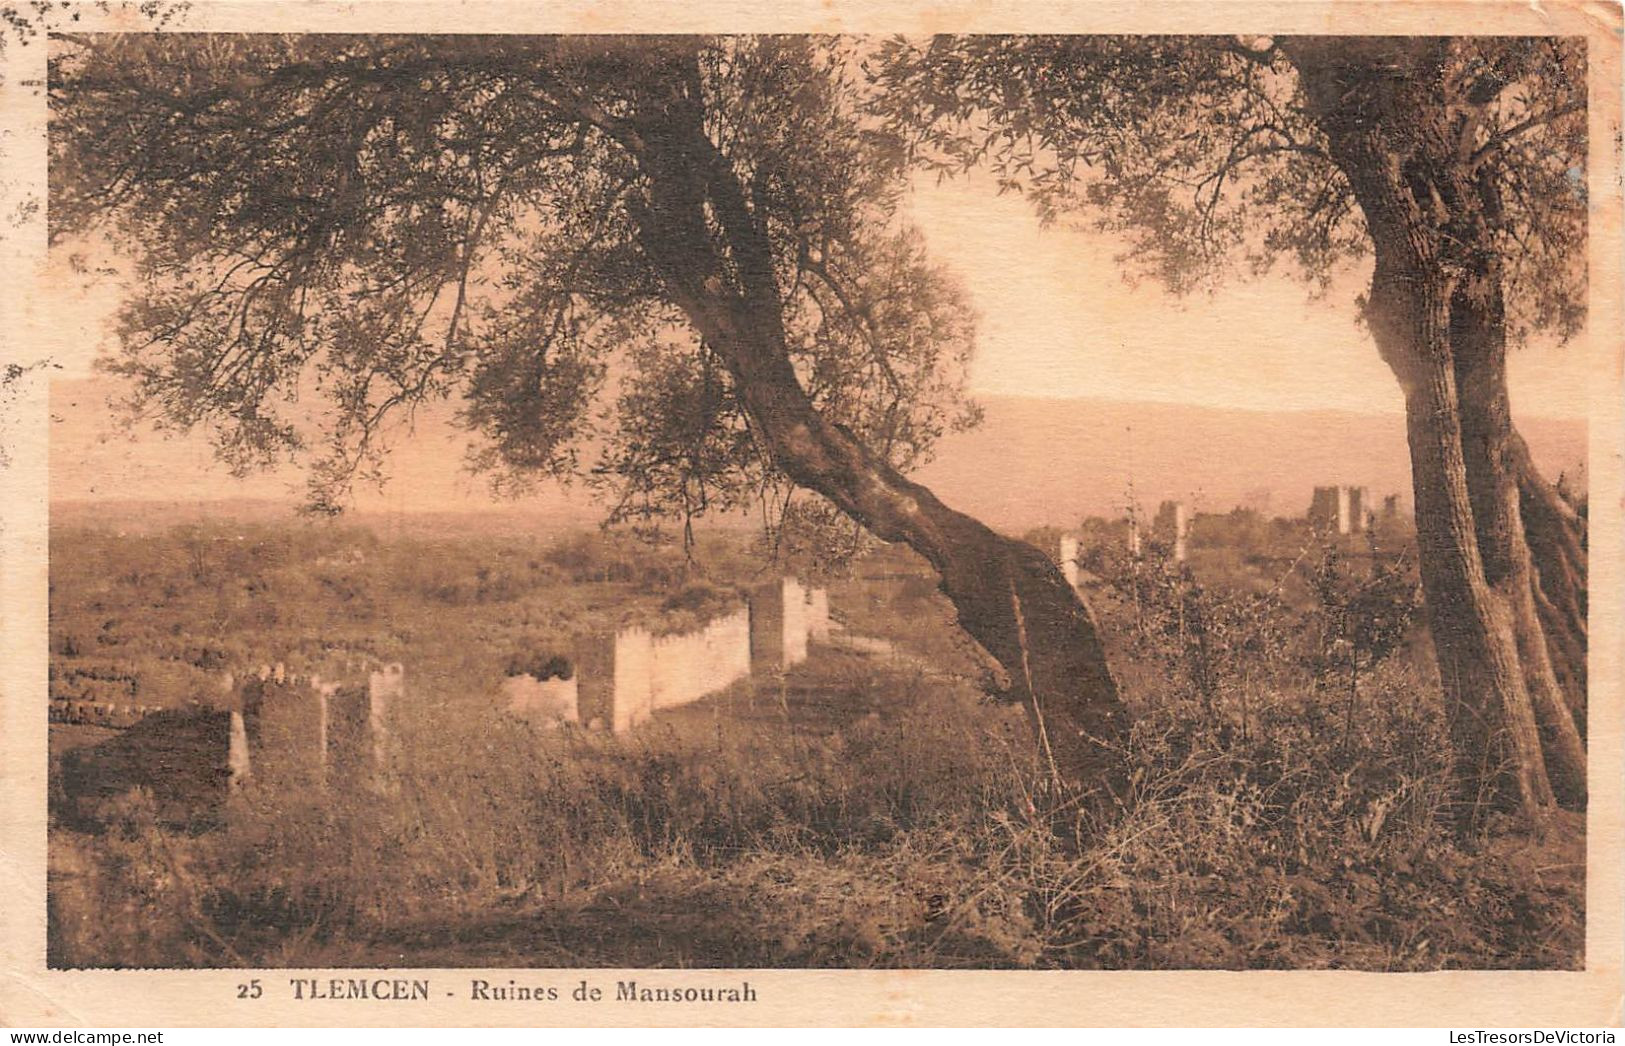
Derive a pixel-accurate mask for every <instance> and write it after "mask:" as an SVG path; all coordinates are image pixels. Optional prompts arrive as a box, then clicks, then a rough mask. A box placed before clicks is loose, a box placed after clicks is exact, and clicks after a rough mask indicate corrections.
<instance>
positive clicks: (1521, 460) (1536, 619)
mask: <svg viewBox="0 0 1625 1046" xmlns="http://www.w3.org/2000/svg"><path fill="white" fill-rule="evenodd" d="M1486 275H1488V276H1490V277H1491V278H1490V279H1489V280H1487V281H1486V283H1485V284H1484V285H1482V289H1481V293H1480V295H1479V296H1478V297H1480V298H1481V299H1482V300H1481V301H1475V300H1474V297H1473V296H1471V295H1468V294H1467V293H1465V292H1458V293H1457V294H1456V295H1455V299H1454V301H1453V302H1452V305H1451V323H1450V347H1451V351H1452V354H1453V362H1454V367H1455V372H1456V385H1457V389H1458V392H1459V396H1460V418H1461V435H1462V447H1463V451H1464V457H1465V461H1466V465H1467V485H1468V490H1469V492H1470V494H1471V497H1472V504H1473V522H1474V525H1475V527H1476V530H1477V533H1478V548H1479V555H1480V557H1481V558H1482V559H1483V562H1484V575H1485V580H1486V582H1487V583H1488V584H1489V585H1490V587H1491V588H1492V589H1494V590H1495V592H1496V593H1497V594H1498V595H1500V597H1501V598H1502V599H1503V600H1504V601H1505V602H1506V605H1507V608H1508V610H1509V612H1510V614H1511V618H1512V630H1513V635H1514V637H1515V639H1516V641H1517V645H1518V658H1519V661H1520V663H1521V665H1522V668H1523V674H1524V684H1525V686H1526V687H1527V688H1528V690H1529V697H1530V701H1531V702H1532V704H1533V706H1534V712H1535V719H1536V722H1537V723H1538V724H1539V727H1540V735H1541V746H1542V751H1543V753H1544V755H1545V758H1546V769H1547V772H1548V774H1549V775H1550V777H1551V782H1552V789H1553V792H1554V793H1555V794H1556V796H1557V799H1558V801H1559V802H1561V803H1562V804H1563V805H1564V806H1569V807H1576V808H1578V807H1583V806H1584V805H1585V796H1586V779H1585V775H1586V758H1585V743H1584V741H1583V740H1582V739H1581V737H1580V731H1579V729H1578V727H1577V725H1576V723H1575V716H1574V713H1573V707H1572V705H1571V702H1570V700H1569V699H1568V698H1567V697H1566V695H1565V693H1564V689H1563V686H1562V684H1561V683H1560V682H1559V679H1558V676H1557V673H1556V670H1555V668H1554V666H1553V661H1552V657H1551V653H1550V646H1551V644H1550V642H1549V638H1550V636H1552V635H1561V633H1557V632H1551V633H1549V632H1548V631H1547V629H1546V627H1545V623H1544V622H1543V621H1542V618H1541V615H1540V611H1539V606H1538V599H1539V596H1540V591H1541V585H1540V579H1539V577H1538V576H1537V574H1536V572H1535V565H1534V557H1533V555H1532V554H1531V552H1530V547H1529V542H1528V540H1527V539H1526V537H1525V524H1524V521H1523V511H1522V491H1521V484H1520V479H1521V478H1522V477H1523V476H1524V472H1525V469H1526V468H1528V469H1532V466H1531V465H1530V464H1529V463H1528V461H1527V450H1526V448H1524V446H1523V443H1522V440H1520V439H1518V438H1517V435H1516V433H1515V432H1514V431H1513V428H1512V408H1511V403H1510V401H1509V399H1508V396H1507V385H1506V327H1505V316H1504V310H1503V306H1502V303H1501V294H1500V290H1499V287H1498V286H1497V284H1496V282H1495V281H1494V280H1493V274H1486ZM1556 624H1557V623H1556V622H1554V625H1556ZM1559 650H1562V648H1561V647H1559Z"/></svg>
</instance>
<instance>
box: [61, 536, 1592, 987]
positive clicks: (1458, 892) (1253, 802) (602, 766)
mask: <svg viewBox="0 0 1625 1046" xmlns="http://www.w3.org/2000/svg"><path fill="white" fill-rule="evenodd" d="M570 551H571V554H572V555H574V552H575V550H574V549H573V548H572V549H571V550H570ZM543 561H545V560H539V562H543ZM892 566H893V567H896V569H895V570H893V569H891V567H888V568H887V570H886V571H883V572H882V573H886V574H888V575H896V576H889V577H886V578H880V577H871V578H868V579H861V578H860V579H859V580H856V581H853V582H849V583H848V584H847V585H846V586H845V587H844V588H840V589H838V590H837V594H838V597H839V598H837V600H836V605H837V607H841V608H843V612H844V613H845V615H846V616H847V617H848V619H849V623H850V624H852V625H853V626H854V627H855V628H858V629H859V630H862V631H872V632H873V634H885V635H891V636H893V637H894V638H897V639H899V640H901V641H902V647H903V650H904V655H903V656H902V657H899V658H897V659H892V660H868V659H865V658H862V657H858V656H856V655H850V654H842V653H837V652H834V651H821V652H818V653H816V654H815V656H814V658H813V659H812V660H811V661H809V662H808V663H806V664H805V665H803V666H801V667H799V668H798V669H796V670H794V671H793V672H791V673H790V674H789V675H788V676H787V677H786V678H784V679H782V680H781V679H772V678H762V679H756V680H753V681H750V682H747V683H744V684H741V685H739V686H736V687H735V688H733V689H732V690H731V691H729V692H728V693H726V694H724V695H721V696H720V697H717V698H713V699H708V700H706V701H704V702H700V703H698V704H695V705H691V706H688V707H686V708H683V709H678V710H674V711H672V712H669V713H662V715H660V716H658V717H657V718H656V720H655V721H654V722H653V723H652V724H649V725H648V726H646V727H644V728H642V729H640V730H639V731H636V732H634V733H632V734H630V735H626V736H623V737H619V738H617V737H610V736H605V735H602V734H596V733H588V732H584V731H577V730H573V729H563V730H554V731H545V730H536V729H533V728H532V727H530V726H528V725H526V724H524V723H522V722H519V721H517V720H514V719H510V718H508V717H507V716H505V715H504V714H503V713H502V712H501V711H500V710H499V708H498V707H497V705H496V703H495V702H493V701H491V700H488V699H486V698H485V697H484V695H483V686H482V685H473V686H471V684H470V682H469V681H470V680H471V679H473V680H478V679H482V678H483V676H482V675H481V673H482V672H484V673H485V674H487V675H491V676H492V677H493V678H494V676H495V674H496V673H497V670H498V668H499V667H500V666H499V664H498V663H497V661H496V657H497V653H498V652H493V651H489V650H484V649H483V648H481V647H479V646H477V645H473V644H464V648H462V649H461V652H460V653H459V655H458V656H457V657H451V656H449V655H448V656H447V657H446V658H444V659H442V661H443V663H442V664H440V667H439V668H438V669H433V668H431V669H425V670H423V671H419V672H416V673H415V674H413V675H412V677H411V680H412V689H411V694H412V697H411V700H410V701H408V702H405V703H403V704H402V706H401V708H402V709H403V714H402V718H401V720H400V722H399V723H398V724H397V727H396V737H397V745H396V753H395V756H394V758H393V762H392V765H391V766H390V768H389V773H388V774H387V775H385V776H384V778H383V784H382V785H380V786H378V787H373V786H366V785H356V786H353V787H351V786H339V785H334V786H333V787H332V788H330V789H329V790H327V791H325V792H324V791H320V790H317V789H314V788H312V787H311V786H310V785H309V784H308V782H301V781H299V780H297V779H294V778H288V777H284V778H281V779H279V777H278V774H277V773H276V772H275V769H274V767H275V760H274V759H264V760H262V764H263V769H261V770H260V771H258V772H257V773H256V776H255V779H254V781H253V784H252V786H251V787H250V788H248V789H246V790H245V791H244V792H243V793H242V794H241V795H240V796H239V797H238V798H237V799H235V800H233V805H232V807H231V808H230V809H229V810H228V816H227V818H226V824H225V827H224V828H222V829H220V830H218V831H213V832H202V833H198V834H185V833H180V832H175V831H171V830H168V829H165V828H163V827H161V826H160V825H159V822H158V818H157V816H156V812H155V810H154V808H153V803H152V801H151V799H150V797H147V796H143V795H142V794H140V793H133V794H130V795H125V796H121V797H116V798H114V799H111V800H108V801H107V802H106V803H105V804H104V807H103V809H101V810H100V811H99V814H100V816H99V820H100V821H101V822H102V824H103V825H104V826H105V827H104V828H103V829H102V830H101V831H100V832H99V833H82V832H76V831H69V830H67V829H66V828H64V827H57V828H56V829H54V830H53V833H52V854H51V889H50V935H49V940H50V960H51V962H52V963H53V964H54V965H57V966H81V965H83V966H213V965H253V966H278V965H290V966H293V965H297V966H343V965H374V966H412V965H417V966H430V965H434V966H444V965H478V966H510V965H512V966H524V965H538V966H565V965H589V966H591V965H616V966H621V965H630V966H790V967H808V966H887V967H976V968H993V967H1011V968H1017V967H1021V968H1028V967H1031V968H1054V967H1068V968H1095V967H1102V968H1113V969H1167V968H1261V967H1293V968H1305V967H1351V968H1361V969H1378V970H1421V969H1437V968H1443V967H1472V968H1486V967H1527V968H1575V967H1577V966H1578V965H1579V964H1580V963H1581V959H1582V956H1581V949H1582V945H1583V937H1584V933H1583V906H1582V897H1583V885H1584V884H1583V868H1582V867H1581V863H1582V862H1583V860H1584V840H1583V836H1582V834H1581V832H1580V830H1579V827H1578V826H1577V825H1571V824H1556V825H1554V826H1552V827H1551V829H1550V831H1549V832H1548V834H1547V835H1546V836H1545V837H1544V838H1542V839H1539V840H1536V839H1532V838H1530V837H1528V836H1527V835H1524V834H1521V833H1520V832H1518V831H1515V830H1512V829H1510V828H1508V827H1507V826H1503V825H1497V824H1495V823H1491V824H1490V825H1489V826H1488V827H1487V828H1486V829H1485V830H1484V831H1481V832H1478V833H1476V834H1473V833H1467V834H1464V833H1462V832H1461V831H1459V830H1458V829H1457V827H1456V826H1457V824H1458V823H1459V818H1457V817H1455V816H1454V812H1453V810H1452V803H1453V802H1454V801H1455V799H1454V796H1455V794H1456V793H1455V790H1454V789H1453V788H1452V784H1451V782H1450V781H1449V780H1448V778H1447V776H1446V773H1447V771H1446V769H1445V768H1446V767H1447V766H1448V759H1447V758H1446V755H1447V752H1448V732H1447V731H1446V730H1445V727H1444V723H1443V718H1442V711H1441V709H1440V708H1439V702H1438V699H1437V685H1436V681H1435V680H1434V679H1433V677H1432V676H1431V672H1432V669H1431V666H1430V665H1428V664H1427V662H1426V660H1425V659H1424V658H1419V657H1416V656H1412V655H1411V654H1410V653H1408V652H1401V653H1399V654H1396V655H1395V656H1391V657H1387V658H1385V659H1380V660H1377V661H1369V662H1368V663H1366V664H1365V667H1364V668H1363V669H1362V672H1361V674H1360V676H1359V677H1358V679H1357V680H1356V690H1357V693H1358V696H1359V704H1358V706H1357V714H1355V715H1350V706H1349V703H1348V688H1347V686H1345V685H1344V682H1343V680H1342V677H1341V676H1339V675H1337V674H1336V673H1335V670H1334V669H1333V668H1331V667H1328V666H1330V665H1335V664H1336V663H1337V662H1336V661H1335V659H1333V660H1329V661H1328V660H1325V659H1320V658H1319V656H1318V654H1317V653H1316V650H1317V649H1318V648H1317V643H1319V642H1321V641H1322V640H1324V641H1326V642H1335V641H1336V634H1335V633H1333V632H1324V633H1323V632H1321V631H1315V632H1313V635H1312V636H1310V637H1309V638H1306V635H1308V633H1306V632H1305V622H1306V621H1309V620H1310V618H1311V617H1312V615H1313V614H1314V613H1317V611H1315V609H1314V607H1313V606H1311V604H1310V603H1309V602H1308V600H1309V599H1310V598H1311V592H1310V589H1309V588H1308V587H1307V586H1303V587H1301V588H1300V589H1298V590H1296V591H1294V592H1290V593H1289V598H1287V599H1285V600H1284V601H1277V602H1273V603H1272V602H1268V601H1264V602H1260V601H1259V598H1258V595H1259V588H1260V587H1259V586H1258V585H1256V584H1253V583H1252V581H1253V579H1252V578H1250V577H1249V578H1245V579H1240V580H1238V581H1236V582H1235V583H1230V582H1227V581H1226V580H1225V579H1224V578H1205V579H1204V581H1206V582H1207V585H1206V588H1205V589H1204V595H1202V596H1201V597H1200V598H1202V599H1206V600H1207V601H1208V602H1207V603H1206V604H1204V608H1205V613H1206V618H1205V620H1206V621H1207V622H1208V624H1209V627H1211V628H1213V629H1215V630H1216V631H1215V635H1216V636H1217V635H1224V636H1230V637H1231V639H1230V640H1226V642H1231V641H1233V642H1235V643H1239V644H1242V647H1241V648H1240V649H1241V652H1240V653H1239V654H1237V655H1236V656H1230V653H1231V652H1230V651H1229V650H1228V648H1227V647H1222V645H1221V644H1219V643H1218V640H1217V639H1216V638H1215V637H1214V636H1210V637H1208V638H1209V640H1210V642H1209V646H1208V648H1207V655H1209V656H1208V661H1207V662H1206V663H1200V664H1199V663H1198V661H1197V660H1196V659H1195V658H1194V656H1193V653H1192V651H1193V649H1198V647H1197V644H1196V640H1195V639H1194V638H1193V632H1192V628H1191V625H1190V619H1189V618H1185V619H1184V620H1185V624H1184V626H1183V628H1181V627H1172V626H1171V627H1167V628H1164V627H1161V625H1159V624H1158V621H1161V620H1162V618H1160V617H1159V616H1158V615H1159V614H1162V613H1163V612H1166V611H1169V610H1171V609H1174V608H1175V604H1174V603H1172V602H1164V603H1163V604H1160V609H1157V608H1155V607H1153V608H1151V609H1153V610H1156V613H1150V614H1148V612H1147V611H1148V607H1147V603H1148V601H1150V599H1151V597H1150V596H1149V595H1145V594H1143V593H1142V599H1141V603H1140V605H1139V607H1138V608H1135V607H1133V606H1131V605H1130V603H1129V602H1128V601H1126V600H1124V599H1122V598H1120V597H1119V595H1118V594H1114V590H1111V589H1109V588H1102V589H1100V590H1098V591H1096V592H1095V593H1094V595H1093V598H1094V601H1095V603H1096V609H1097V612H1098V613H1099V614H1100V616H1101V617H1102V618H1103V619H1104V621H1105V628H1106V632H1107V635H1108V638H1109V639H1110V641H1111V642H1112V644H1113V651H1112V655H1113V660H1114V665H1115V666H1116V667H1117V669H1118V672H1119V675H1120V677H1121V678H1122V680H1123V683H1124V688H1125V692H1126V694H1127V695H1128V697H1129V700H1130V702H1131V705H1132V710H1133V712H1134V718H1135V724H1136V725H1135V727H1134V730H1133V732H1132V735H1131V737H1130V738H1129V739H1128V742H1127V749H1126V753H1125V754H1126V757H1127V759H1128V760H1129V762H1130V779H1131V781H1132V785H1131V787H1130V790H1129V793H1128V794H1127V795H1126V796H1125V798H1124V801H1123V804H1122V807H1121V809H1119V810H1117V811H1116V812H1115V813H1114V814H1113V815H1112V816H1110V817H1106V818H1103V819H1102V820H1100V821H1099V822H1097V823H1093V824H1089V825H1086V826H1085V829H1086V831H1085V833H1084V835H1083V840H1084V841H1083V843H1082V845H1081V846H1071V845H1068V843H1067V842H1066V841H1065V840H1064V839H1063V836H1062V835H1058V834H1057V832H1056V831H1055V825H1057V824H1058V823H1063V822H1065V820H1066V811H1065V810H1064V809H1058V808H1057V802H1058V801H1057V800H1056V799H1055V798H1053V797H1052V796H1050V795H1049V793H1047V792H1046V791H1045V788H1044V786H1043V780H1044V777H1043V775H1042V774H1041V773H1040V772H1039V771H1038V768H1037V767H1036V765H1035V764H1034V761H1033V758H1032V753H1033V748H1032V745H1031V743H1030V739H1029V736H1028V733H1027V727H1026V724H1025V722H1024V721H1023V719H1022V717H1021V715H1020V713H1019V711H1018V710H1017V709H1016V708H1015V707H1013V706H1012V705H1010V704H1008V703H1004V702H1001V701H999V700H996V699H995V698H996V697H997V696H999V695H997V694H996V690H997V686H996V681H995V680H993V679H991V678H987V679H985V680H984V681H983V683H982V684H981V685H978V684H977V683H973V682H971V680H973V679H976V678H977V673H976V671H975V666H976V664H977V662H976V658H975V656H974V652H971V651H967V650H965V649H964V647H963V644H962V642H961V641H959V640H957V639H955V638H954V637H953V634H952V633H951V632H949V631H947V629H948V628H950V627H951V620H952V619H951V611H949V610H948V609H947V607H946V605H945V604H944V603H943V601H942V600H941V598H940V597H939V596H937V595H935V593H934V592H933V590H932V586H931V585H930V583H929V582H928V581H927V580H926V579H924V578H923V576H921V575H920V574H919V572H918V568H917V567H913V566H910V565H909V564H908V563H907V561H906V560H904V561H901V562H900V563H899V564H892ZM527 569H528V568H527ZM549 569H559V570H569V571H571V572H572V573H573V572H575V571H577V570H583V571H587V572H588V573H591V572H592V571H594V570H595V569H597V568H596V567H594V566H593V564H592V562H590V561H589V562H586V563H585V564H583V563H578V562H575V561H574V560H570V561H569V563H567V564H560V563H554V564H553V567H551V568H549ZM1236 569H1240V568H1239V567H1238V568H1236ZM1242 581H1245V582H1246V583H1245V584H1243V583H1241V582H1242ZM603 584H620V582H614V581H609V582H603ZM718 585H719V587H721V588H723V589H724V590H725V589H726V582H725V581H719V582H718ZM1166 588H1167V591H1168V592H1171V593H1173V596H1172V597H1170V598H1174V599H1177V600H1179V601H1180V602H1179V604H1178V606H1179V608H1182V609H1184V610H1189V609H1190V604H1189V600H1190V599H1191V598H1192V597H1191V594H1190V592H1189V591H1188V590H1185V589H1182V588H1180V586H1179V585H1173V584H1170V585H1168V586H1166ZM665 591H666V594H665V595H664V596H663V597H661V598H662V600H664V603H665V605H668V606H669V608H670V610H671V611H672V612H676V613H687V612H690V611H694V610H696V608H702V607H701V605H702V604H708V603H709V601H710V600H711V599H712V598H713V593H711V592H708V591H700V590H694V591H689V592H687V594H685V590H684V588H683V587H682V583H681V582H673V583H672V584H671V585H670V586H668V587H667V589H666V590H665ZM871 597H872V598H871ZM518 598H519V599H520V600H521V601H522V600H523V599H525V598H528V597H525V596H523V595H521V596H520V597H518ZM1226 601H1229V602H1228V603H1227V602H1226ZM652 605H655V606H657V607H658V606H659V605H661V604H660V603H655V604H652ZM1250 614H1257V615H1264V616H1265V617H1267V618H1268V619H1269V620H1268V622H1265V623H1267V624H1270V627H1271V628H1273V629H1274V632H1273V633H1269V634H1276V633H1279V634H1282V635H1287V634H1290V635H1291V636H1292V637H1295V639H1294V642H1292V643H1286V642H1284V641H1283V642H1282V643H1280V644H1277V645H1276V646H1274V647H1272V649H1271V650H1268V651H1261V650H1250V649H1249V648H1247V647H1246V646H1245V644H1246V643H1247V642H1248V641H1249V636H1250V635H1251V633H1249V629H1251V628H1252V626H1251V625H1248V624H1247V622H1248V621H1250V620H1252V619H1251V618H1250V617H1248V616H1247V615H1250ZM1237 615H1240V616H1237ZM1306 615H1307V616H1306ZM1175 616H1176V617H1177V614H1176V615H1175ZM1169 620H1172V619H1169ZM888 622H889V623H890V624H891V626H892V627H890V628H886V627H885V626H887V624H888ZM1262 627H1263V626H1262V625H1260V628H1262ZM1227 629H1228V631H1226V630H1227ZM1243 633H1247V634H1243ZM1328 636H1329V637H1331V638H1330V639H1327V638H1326V637H1328ZM1251 638H1254V639H1256V636H1251ZM1255 645H1256V644H1255ZM487 662H490V664H487ZM493 666H495V667H493ZM1067 834H1070V833H1067Z"/></svg>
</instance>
